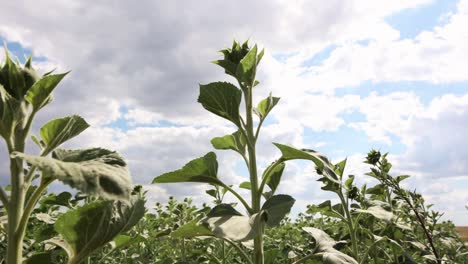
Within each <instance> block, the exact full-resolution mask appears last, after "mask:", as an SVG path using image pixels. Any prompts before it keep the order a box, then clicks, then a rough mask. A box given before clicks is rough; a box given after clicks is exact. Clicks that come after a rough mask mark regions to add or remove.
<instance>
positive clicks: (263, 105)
mask: <svg viewBox="0 0 468 264" xmlns="http://www.w3.org/2000/svg"><path fill="white" fill-rule="evenodd" d="M279 100H280V98H279V97H273V96H271V94H270V96H268V97H267V98H265V99H263V100H262V101H260V103H258V105H257V108H256V109H255V110H254V111H255V113H256V114H257V115H258V116H259V117H260V119H261V120H263V119H265V118H266V117H267V116H268V114H269V113H270V111H271V110H272V109H273V107H275V105H277V104H278V102H279Z"/></svg>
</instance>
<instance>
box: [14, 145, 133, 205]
mask: <svg viewBox="0 0 468 264" xmlns="http://www.w3.org/2000/svg"><path fill="white" fill-rule="evenodd" d="M11 157H12V158H18V159H23V160H24V161H26V162H28V163H29V164H31V165H33V166H36V167H37V168H39V169H40V170H42V171H43V173H44V174H46V175H48V176H49V177H52V178H54V179H59V180H60V181H62V182H64V183H65V184H68V185H70V186H71V187H72V188H75V189H78V190H80V191H82V192H85V193H89V194H95V195H99V196H101V197H102V198H104V199H128V198H129V196H130V191H131V189H130V187H131V183H130V175H129V171H128V168H127V165H126V163H125V161H124V160H123V158H122V157H121V156H120V155H119V154H117V153H116V152H114V151H110V150H107V149H100V148H93V149H85V150H61V149H59V150H56V151H55V152H54V153H53V157H54V158H49V157H39V156H31V155H27V154H23V153H20V152H14V153H12V154H11Z"/></svg>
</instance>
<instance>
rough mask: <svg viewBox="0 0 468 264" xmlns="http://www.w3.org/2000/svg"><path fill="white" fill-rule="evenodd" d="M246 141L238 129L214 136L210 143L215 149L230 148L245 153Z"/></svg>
mask: <svg viewBox="0 0 468 264" xmlns="http://www.w3.org/2000/svg"><path fill="white" fill-rule="evenodd" d="M246 143H247V141H246V139H245V136H244V135H243V134H242V133H241V132H240V131H236V132H234V133H233V134H231V135H226V136H223V137H215V138H213V139H212V140H211V144H212V145H213V147H214V148H215V149H232V150H234V151H237V152H239V153H241V154H243V153H245V145H246Z"/></svg>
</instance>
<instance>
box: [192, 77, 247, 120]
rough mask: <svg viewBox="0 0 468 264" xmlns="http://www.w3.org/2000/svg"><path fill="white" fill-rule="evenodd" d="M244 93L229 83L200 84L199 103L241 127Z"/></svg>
mask: <svg viewBox="0 0 468 264" xmlns="http://www.w3.org/2000/svg"><path fill="white" fill-rule="evenodd" d="M241 97H242V92H241V90H239V89H238V88H237V87H236V86H234V85H233V84H231V83H227V82H214V83H209V84H206V85H202V84H200V96H199V97H198V102H199V103H201V104H202V106H203V107H204V108H205V109H206V110H208V111H210V112H212V113H213V114H215V115H218V116H220V117H222V118H225V119H227V120H229V121H231V122H233V123H234V124H236V125H237V126H238V127H240V115H239V106H240V102H241Z"/></svg>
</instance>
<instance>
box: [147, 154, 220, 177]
mask: <svg viewBox="0 0 468 264" xmlns="http://www.w3.org/2000/svg"><path fill="white" fill-rule="evenodd" d="M217 173H218V162H217V161H216V154H215V153H214V152H209V153H208V154H206V155H205V156H203V157H201V158H198V159H194V160H192V161H190V162H189V163H187V164H185V165H184V166H183V167H182V169H179V170H176V171H172V172H168V173H164V174H162V175H160V176H158V177H156V178H154V179H153V183H174V182H203V183H211V184H217V185H224V184H223V183H222V182H221V181H220V180H218V178H217Z"/></svg>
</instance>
